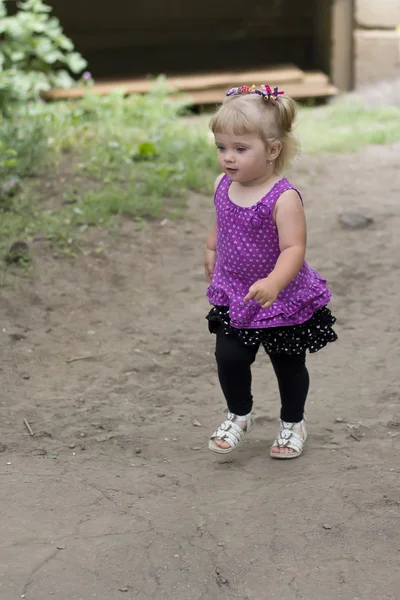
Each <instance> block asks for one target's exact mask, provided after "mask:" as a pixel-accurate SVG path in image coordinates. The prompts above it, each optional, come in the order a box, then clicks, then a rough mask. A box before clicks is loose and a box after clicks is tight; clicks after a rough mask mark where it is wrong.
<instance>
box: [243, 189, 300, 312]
mask: <svg viewBox="0 0 400 600" xmlns="http://www.w3.org/2000/svg"><path fill="white" fill-rule="evenodd" d="M274 217H275V223H276V227H277V229H278V235H279V247H280V250H281V253H280V256H279V258H278V260H277V262H276V265H275V268H274V270H273V271H272V273H270V275H268V277H266V278H265V279H260V280H259V281H256V283H255V284H254V285H252V286H251V287H250V289H249V293H248V294H247V296H246V297H245V298H244V301H245V302H247V301H248V300H250V299H251V298H254V300H257V302H259V303H260V304H261V306H262V307H263V308H269V307H270V306H271V305H272V304H273V303H274V302H275V300H276V299H277V297H278V295H279V294H280V292H281V291H282V290H283V289H284V288H285V287H286V286H287V285H289V283H290V282H291V281H292V280H293V279H294V278H295V277H296V275H297V274H298V272H299V271H300V269H301V268H302V266H303V264H304V259H305V254H306V245H307V226H306V218H305V214H304V209H303V206H302V204H301V201H300V198H299V195H298V193H297V192H296V191H295V190H288V191H287V192H285V193H283V194H282V196H281V197H280V198H279V200H278V202H277V203H276V205H275V215H274Z"/></svg>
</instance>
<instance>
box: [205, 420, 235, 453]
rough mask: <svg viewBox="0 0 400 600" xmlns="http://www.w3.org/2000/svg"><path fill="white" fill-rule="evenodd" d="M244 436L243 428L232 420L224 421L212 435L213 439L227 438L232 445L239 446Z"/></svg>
mask: <svg viewBox="0 0 400 600" xmlns="http://www.w3.org/2000/svg"><path fill="white" fill-rule="evenodd" d="M242 437H243V429H242V428H241V427H239V425H236V423H233V422H232V421H229V420H227V421H224V422H223V423H221V425H220V426H219V427H218V429H217V430H216V431H214V433H213V434H212V436H211V439H212V440H213V439H215V438H218V439H219V440H225V441H226V442H228V443H229V444H230V446H232V447H234V446H237V445H238V443H239V442H240V440H241V439H242Z"/></svg>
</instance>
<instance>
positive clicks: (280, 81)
mask: <svg viewBox="0 0 400 600" xmlns="http://www.w3.org/2000/svg"><path fill="white" fill-rule="evenodd" d="M303 79H304V72H303V71H302V70H301V69H299V68H298V67H296V66H295V65H286V66H284V65H283V66H281V67H271V68H270V69H263V70H257V71H241V72H236V73H235V72H231V73H228V72H225V73H210V74H207V75H186V76H185V75H183V76H179V77H174V76H172V77H168V79H167V83H168V85H169V86H170V87H171V88H173V89H177V90H180V91H190V90H202V89H210V88H213V87H218V88H221V87H222V86H225V87H226V88H229V87H232V86H238V85H252V84H253V83H255V84H256V85H259V84H261V83H262V82H263V81H265V82H268V81H272V82H274V83H275V84H276V85H284V84H286V83H287V82H293V83H294V82H298V83H300V82H301V81H303ZM154 83H155V80H154V79H132V80H129V79H120V80H114V81H112V80H111V81H104V82H103V83H100V82H99V83H96V84H95V85H94V86H93V87H92V88H91V92H92V93H94V94H97V95H100V96H103V95H107V94H111V93H112V92H116V91H124V92H125V93H127V94H134V93H137V94H140V93H146V92H148V91H149V90H150V89H151V87H152V86H153V85H154ZM85 92H86V90H85V89H84V88H80V87H79V88H78V87H77V88H72V89H54V90H50V91H48V92H43V93H42V96H43V98H45V99H46V100H68V99H71V98H81V97H82V96H84V94H85Z"/></svg>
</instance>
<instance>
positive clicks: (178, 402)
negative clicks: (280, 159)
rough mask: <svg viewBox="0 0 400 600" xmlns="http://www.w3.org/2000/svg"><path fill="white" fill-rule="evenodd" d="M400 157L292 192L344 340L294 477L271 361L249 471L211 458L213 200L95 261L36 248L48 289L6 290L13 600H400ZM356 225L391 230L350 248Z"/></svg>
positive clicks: (27, 283) (375, 158) (397, 152)
mask: <svg viewBox="0 0 400 600" xmlns="http://www.w3.org/2000/svg"><path fill="white" fill-rule="evenodd" d="M399 156H400V146H399V145H397V146H387V147H374V148H367V149H365V150H364V151H363V152H362V153H361V154H358V155H349V156H346V155H340V156H329V155H324V156H323V157H319V158H312V159H311V158H307V157H306V158H304V159H303V160H302V162H301V163H300V164H299V165H298V166H297V167H296V169H295V170H294V172H293V174H292V179H293V180H294V181H295V183H297V184H298V186H299V187H300V188H301V190H302V191H303V194H304V198H305V202H306V208H307V216H308V223H309V251H308V260H309V262H310V263H311V265H312V266H313V267H314V268H317V269H319V270H320V271H321V272H322V273H323V274H324V275H325V276H326V277H327V278H328V280H329V283H330V286H331V288H332V289H333V291H334V294H335V297H334V301H333V302H332V310H333V311H334V312H335V313H336V314H337V316H338V326H337V331H338V334H339V335H340V342H339V343H336V344H332V345H331V346H330V347H328V348H327V349H325V350H323V351H321V352H320V353H318V354H317V355H313V356H310V358H309V363H308V364H309V368H310V373H311V377H312V387H311V393H310V396H309V402H308V421H309V426H308V428H309V441H308V442H307V446H306V451H305V453H304V455H303V456H302V457H301V458H300V459H298V460H295V461H288V462H284V463H282V462H278V461H273V460H271V459H270V458H269V456H268V453H269V447H270V445H271V443H272V441H273V439H274V437H275V434H276V433H277V424H278V421H277V417H278V414H279V400H278V395H277V385H276V382H275V380H274V377H273V374H272V369H271V367H270V365H269V364H268V360H267V358H266V357H265V355H264V354H262V353H260V355H259V357H258V360H257V363H256V365H255V368H254V395H255V400H256V406H255V409H256V416H257V421H258V425H257V428H256V430H255V431H254V432H253V433H252V434H251V436H249V437H248V438H246V441H245V443H244V444H243V445H242V447H241V448H240V449H239V450H238V451H237V452H235V453H234V454H231V455H229V456H228V457H222V459H221V458H219V457H217V456H216V455H213V454H211V453H210V452H209V451H208V449H207V438H208V436H209V435H210V434H211V433H212V431H213V429H214V428H215V426H216V425H218V424H219V423H220V422H221V417H222V416H223V415H222V411H223V408H224V402H223V398H222V394H221V392H220V390H219V387H218V384H217V378H216V370H215V365H214V358H213V345H214V338H213V337H212V336H210V335H209V334H208V332H207V323H206V321H205V319H204V316H205V313H206V311H207V302H206V300H205V297H204V292H205V288H206V283H205V280H204V277H203V268H202V252H203V243H204V239H205V236H206V233H207V229H208V227H209V224H210V223H211V221H212V212H213V208H212V201H211V200H210V199H208V198H203V197H199V196H193V197H192V198H191V200H190V206H189V209H188V214H187V218H186V219H185V220H184V221H181V222H172V223H171V222H168V223H167V224H166V225H164V226H161V225H160V224H159V223H157V224H155V225H152V226H150V227H148V228H146V229H145V230H143V231H141V232H135V231H134V229H133V227H132V226H131V225H130V224H129V223H125V224H124V225H123V227H122V230H121V232H120V235H118V236H115V235H112V234H106V233H104V232H96V233H95V234H92V238H93V239H92V244H93V248H95V247H97V246H98V245H99V244H100V243H103V244H104V246H105V252H104V253H102V254H96V253H95V252H93V253H91V254H89V255H87V256H81V257H79V258H78V259H77V260H76V261H75V262H69V261H68V260H57V259H54V258H53V256H52V253H51V252H50V251H49V249H48V247H47V246H46V245H45V243H44V242H43V241H40V240H38V241H37V242H35V243H34V244H33V252H34V255H35V266H34V270H33V273H32V274H31V276H29V277H27V278H20V277H18V278H16V279H14V280H12V281H11V282H10V281H9V279H8V280H7V281H8V282H9V283H12V285H7V286H5V287H2V288H1V308H0V311H1V312H0V336H1V338H0V339H1V347H0V351H1V362H0V377H1V396H0V401H1V404H0V407H1V412H0V432H1V438H0V441H1V444H2V445H1V447H0V450H1V451H2V452H1V453H0V473H1V488H0V502H1V537H0V598H1V600H17V599H19V598H26V599H27V600H28V599H29V600H50V599H52V598H56V599H57V600H75V599H79V600H89V599H92V598H97V599H98V600H117V599H122V600H123V599H124V598H133V599H135V600H149V599H152V600H200V599H202V600H214V599H215V600H220V599H221V600H222V599H226V600H228V599H229V600H231V599H232V600H234V599H240V600H274V599H277V600H278V599H279V600H297V599H304V600H337V599H344V600H389V599H398V598H399V597H400V587H399V575H398V563H399V556H400V555H399V551H400V538H399V529H400V521H399V507H400V488H399V474H400V459H399V454H398V452H399V449H400V407H399V397H400V395H399V391H398V389H399V388H398V375H397V373H398V368H399V349H400V341H399V316H398V315H399V312H398V311H399V291H400V279H399V231H400V206H399V183H400V176H399V169H398V160H399ZM344 210H347V211H348V210H352V211H361V212H362V213H363V214H366V215H368V216H370V217H372V218H373V219H374V224H373V225H372V226H371V227H369V228H367V229H363V230H347V229H343V228H342V227H341V226H340V224H339V223H338V218H337V217H338V215H339V214H340V213H341V212H342V211H344ZM83 357H86V358H85V359H84V360H72V361H71V359H76V358H83ZM87 357H90V358H87ZM25 418H26V419H27V420H28V421H29V423H30V424H31V426H32V428H33V431H34V434H35V435H34V436H33V437H31V436H30V435H29V433H28V431H27V430H26V428H25V427H24V423H23V420H24V419H25ZM194 422H196V425H195V424H194ZM348 423H349V424H350V425H351V426H350V427H349V426H348ZM199 424H201V425H202V426H199Z"/></svg>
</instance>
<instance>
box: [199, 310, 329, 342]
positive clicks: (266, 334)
mask: <svg viewBox="0 0 400 600" xmlns="http://www.w3.org/2000/svg"><path fill="white" fill-rule="evenodd" d="M206 318H207V320H208V329H209V331H210V333H216V331H217V329H218V328H219V327H222V328H223V331H224V332H225V334H226V335H236V336H237V337H238V338H239V339H240V341H241V342H242V343H243V344H244V345H245V346H255V345H257V344H262V345H263V346H264V348H265V350H266V352H267V353H268V354H301V353H302V352H304V351H306V350H308V351H309V352H318V350H321V348H324V347H325V346H326V345H327V344H328V343H329V342H335V341H336V340H337V339H338V337H337V335H336V333H335V332H334V330H333V329H332V325H333V324H334V323H335V321H336V319H335V317H334V316H333V315H332V313H331V311H330V310H329V308H327V307H326V306H324V307H323V308H321V309H319V310H317V311H316V312H315V313H314V314H313V316H312V317H311V319H309V320H308V321H306V322H305V323H301V324H300V325H287V326H280V327H265V328H263V329H237V328H236V327H232V326H231V324H230V317H229V306H214V307H213V308H212V309H211V310H210V312H209V313H208V315H207V317H206Z"/></svg>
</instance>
